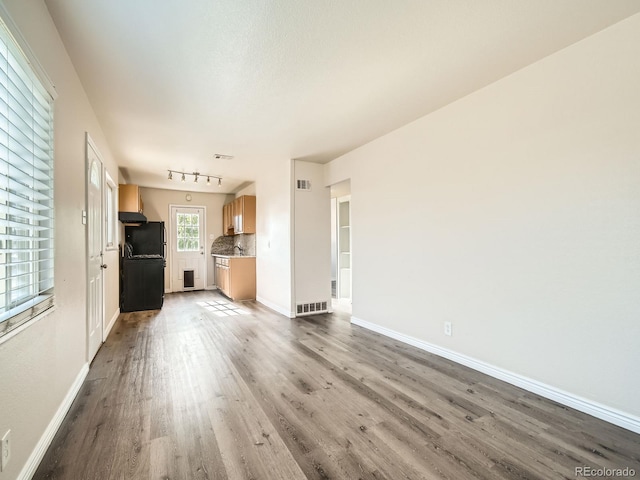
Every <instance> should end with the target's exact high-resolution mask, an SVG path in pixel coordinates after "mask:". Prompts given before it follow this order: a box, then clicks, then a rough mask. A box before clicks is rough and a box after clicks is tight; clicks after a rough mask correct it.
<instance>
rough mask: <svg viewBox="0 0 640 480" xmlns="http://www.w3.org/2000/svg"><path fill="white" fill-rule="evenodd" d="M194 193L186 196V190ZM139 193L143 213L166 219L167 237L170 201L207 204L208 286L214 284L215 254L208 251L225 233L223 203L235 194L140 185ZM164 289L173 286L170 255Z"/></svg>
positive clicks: (174, 203)
mask: <svg viewBox="0 0 640 480" xmlns="http://www.w3.org/2000/svg"><path fill="white" fill-rule="evenodd" d="M187 193H189V194H191V201H190V202H188V201H187V200H186V194H187ZM140 195H141V196H142V201H143V203H144V214H145V216H146V217H147V220H149V221H150V222H165V227H166V228H167V238H170V234H169V223H170V220H169V205H181V206H188V207H191V206H193V207H206V217H205V222H206V227H205V228H206V232H205V249H204V250H205V255H206V259H207V260H206V262H207V279H206V284H205V286H206V287H210V288H211V287H213V286H214V285H215V272H214V269H213V257H211V255H210V254H209V252H210V250H211V244H212V243H213V240H215V239H216V238H217V237H219V236H220V235H222V207H223V205H224V204H225V203H228V202H229V201H231V200H232V198H233V197H231V196H228V195H225V194H222V193H203V192H187V191H180V190H164V189H161V188H145V187H142V188H140ZM164 285H165V290H166V291H170V288H171V261H170V260H169V259H167V268H166V269H165V274H164Z"/></svg>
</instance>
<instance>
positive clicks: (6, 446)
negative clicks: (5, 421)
mask: <svg viewBox="0 0 640 480" xmlns="http://www.w3.org/2000/svg"><path fill="white" fill-rule="evenodd" d="M10 459H11V430H7V433H5V434H4V436H3V437H2V465H1V467H2V468H0V472H2V471H4V469H5V468H7V464H8V463H9V460H10Z"/></svg>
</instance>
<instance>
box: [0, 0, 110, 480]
mask: <svg viewBox="0 0 640 480" xmlns="http://www.w3.org/2000/svg"><path fill="white" fill-rule="evenodd" d="M4 4H5V6H6V7H7V9H8V10H9V12H10V15H11V17H12V18H13V20H14V21H15V23H16V24H17V26H18V28H19V29H20V31H21V33H22V35H23V36H24V37H25V38H26V40H27V42H28V43H29V45H30V47H31V49H32V50H33V52H34V53H35V55H36V57H37V59H38V60H39V61H40V63H41V64H42V66H43V67H44V69H45V71H46V72H47V74H48V75H49V76H50V78H51V79H52V81H53V83H54V85H55V87H56V90H57V93H58V98H57V100H56V102H55V215H56V223H55V229H56V230H55V296H56V305H57V307H56V310H55V311H54V312H53V313H51V314H50V315H47V316H46V317H44V318H43V319H42V320H40V321H39V322H38V323H35V324H33V325H31V326H30V327H28V328H27V329H26V330H24V331H22V332H20V333H19V334H18V335H16V336H15V337H13V338H10V339H9V340H7V341H5V342H3V343H2V344H0V365H1V366H2V367H1V368H0V385H1V386H2V387H1V388H0V432H2V433H1V434H4V432H5V431H6V430H7V429H11V432H12V445H11V461H10V463H9V465H8V469H7V470H5V471H4V472H2V473H0V479H2V480H4V479H7V480H9V479H11V480H13V479H15V478H18V476H19V474H20V472H21V470H22V468H23V466H25V464H26V463H27V461H28V458H29V456H30V455H31V454H32V452H33V451H34V448H35V447H36V445H37V444H38V441H39V440H40V439H41V437H42V436H43V434H44V433H45V431H46V429H47V426H48V425H49V424H50V422H52V420H53V419H54V416H55V414H56V412H57V411H58V409H59V408H60V406H61V404H62V403H63V400H64V399H65V396H66V395H67V394H68V393H69V391H70V389H71V388H72V386H73V385H74V382H76V381H79V380H81V379H82V378H83V375H84V374H85V373H86V360H87V358H86V357H87V351H86V342H87V339H86V300H85V298H86V293H85V292H86V271H85V227H84V226H83V225H82V222H81V219H82V210H83V209H84V208H85V132H87V131H88V132H89V134H90V135H91V137H92V138H93V140H94V141H95V143H96V145H97V146H98V149H99V150H100V153H101V155H102V158H103V160H104V162H105V166H106V168H107V169H108V171H109V173H110V175H111V177H112V178H117V177H118V171H117V166H116V163H115V162H114V159H113V158H112V156H111V153H110V150H109V148H108V145H107V143H106V141H105V138H104V135H103V134H102V131H101V128H100V125H99V124H98V121H97V118H96V116H95V114H94V112H93V110H92V108H91V105H90V104H89V101H88V99H87V97H86V95H85V92H84V90H83V87H82V85H81V84H80V81H79V79H78V77H77V75H76V73H75V70H74V68H73V66H72V64H71V61H70V60H69V57H68V56H67V53H66V51H65V49H64V46H63V45H62V42H61V40H60V38H59V36H58V33H57V31H56V29H55V27H54V25H53V22H52V20H51V18H50V16H49V13H48V11H47V8H46V7H45V5H44V3H43V2H42V1H41V0H33V1H29V2H25V1H23V0H5V1H4ZM105 261H106V263H107V265H108V266H109V268H108V269H107V273H106V278H105V284H106V287H107V291H106V298H105V304H106V308H107V312H106V315H105V321H109V319H110V318H111V317H112V316H113V315H114V314H115V313H116V311H117V304H118V300H117V299H118V296H117V295H118V291H117V271H118V255H117V251H110V252H106V256H105ZM109 272H113V276H111V275H110V274H109ZM114 277H115V280H114ZM59 420H61V418H59Z"/></svg>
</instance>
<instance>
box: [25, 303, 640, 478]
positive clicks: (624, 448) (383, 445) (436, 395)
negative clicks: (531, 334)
mask: <svg viewBox="0 0 640 480" xmlns="http://www.w3.org/2000/svg"><path fill="white" fill-rule="evenodd" d="M220 300H225V299H224V297H222V296H220V295H219V294H218V293H216V292H191V293H185V294H172V295H168V296H167V299H166V302H165V306H164V308H163V309H162V310H160V311H152V312H136V313H127V314H122V315H121V316H120V318H119V319H118V322H117V323H116V325H115V326H114V328H113V331H112V332H111V334H110V336H109V338H108V339H107V341H106V342H105V344H104V345H103V347H102V348H101V349H100V351H99V352H98V355H97V356H96V359H95V360H94V362H93V364H92V366H91V369H90V372H89V375H88V376H87V379H86V381H85V383H84V385H83V387H82V389H81V390H80V393H79V395H78V397H77V398H76V400H75V402H74V403H73V405H72V407H71V409H70V411H69V414H68V415H67V417H66V418H65V420H64V423H63V425H62V426H61V428H60V430H59V431H58V433H57V435H56V437H55V439H54V440H53V443H52V445H51V447H50V448H49V450H48V451H47V453H46V455H45V457H44V459H43V461H42V463H41V465H40V467H39V469H38V471H37V472H36V475H35V476H34V479H36V480H40V479H67V480H78V479H88V480H89V479H91V480H93V479H96V480H108V479H163V480H181V479H184V480H191V479H287V480H295V479H305V478H308V479H400V478H408V479H440V478H442V479H454V480H463V479H554V478H559V479H571V478H576V472H575V468H576V467H592V468H625V467H629V468H632V469H634V470H635V472H636V475H637V476H640V435H636V434H634V433H631V432H628V431H626V430H623V429H621V428H618V427H615V426H613V425H610V424H608V423H605V422H603V421H600V420H597V419H595V418H593V417H590V416H588V415H585V414H583V413H580V412H577V411H575V410H571V409H568V408H567V407H564V406H562V405H559V404H556V403H554V402H552V401H549V400H546V399H543V398H541V397H539V396H537V395H534V394H532V393H529V392H526V391H524V390H521V389H519V388H517V387H514V386H511V385H508V384H505V383H503V382H501V381H499V380H496V379H494V378H491V377H488V376H486V375H483V374H481V373H478V372H476V371H474V370H471V369H468V368H466V367H463V366H460V365H457V364H454V363H452V362H450V361H448V360H445V359H442V358H439V357H437V356H434V355H431V354H429V353H426V352H423V351H421V350H418V349H416V348H414V347H411V346H409V345H405V344H402V343H399V342H397V341H395V340H392V339H389V338H386V337H383V336H381V335H378V334H376V333H373V332H370V331H368V330H365V329H362V328H360V327H357V326H352V325H350V323H349V319H348V317H347V316H346V315H344V314H339V313H335V314H333V315H317V316H313V317H306V318H299V319H293V320H291V319H288V318H285V317H283V316H281V315H278V314H276V313H274V312H272V311H271V310H269V309H267V308H266V307H264V306H262V305H260V304H258V303H255V302H246V303H242V304H241V307H242V308H243V309H244V310H245V311H246V312H247V314H244V315H233V316H218V315H222V314H221V313H220V312H218V311H216V310H213V308H212V307H209V306H208V305H207V304H206V302H211V301H220Z"/></svg>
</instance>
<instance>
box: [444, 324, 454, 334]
mask: <svg viewBox="0 0 640 480" xmlns="http://www.w3.org/2000/svg"><path fill="white" fill-rule="evenodd" d="M452 333H453V327H452V326H451V322H444V334H445V335H447V336H449V337H450V336H451V335H452Z"/></svg>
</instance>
